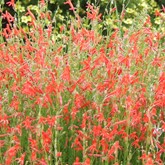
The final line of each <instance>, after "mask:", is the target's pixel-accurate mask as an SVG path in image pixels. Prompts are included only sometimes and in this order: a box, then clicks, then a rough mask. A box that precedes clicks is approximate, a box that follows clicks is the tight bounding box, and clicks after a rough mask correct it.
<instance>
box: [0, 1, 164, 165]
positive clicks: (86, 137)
mask: <svg viewBox="0 0 165 165" xmlns="http://www.w3.org/2000/svg"><path fill="white" fill-rule="evenodd" d="M11 2H14V1H11ZM47 3H48V1H44V0H40V1H39V4H38V8H37V9H36V11H37V13H36V12H34V10H33V9H32V8H31V7H27V11H26V13H25V16H26V18H27V17H28V20H27V22H26V23H27V27H28V28H25V27H23V26H22V24H21V23H20V22H19V21H21V19H18V20H17V22H15V23H14V26H13V27H11V26H10V21H13V20H14V18H13V16H12V15H10V14H9V13H7V12H6V14H5V15H2V17H5V18H6V19H7V20H8V25H7V26H6V28H5V29H2V28H1V29H0V30H1V36H3V37H5V38H6V42H3V40H1V43H0V164H5V165H16V164H20V165H24V164H26V165H28V164H32V165H54V164H55V165H66V164H68V165H72V164H73V165H93V164H94V165H109V164H113V165H129V164H133V165H155V164H159V165H163V163H164V162H165V152H164V150H165V149H164V148H165V136H164V135H165V133H164V132H165V114H164V110H165V96H164V93H165V63H164V61H165V47H164V42H163V41H164V37H165V34H164V33H161V28H157V29H155V28H153V26H152V22H151V19H150V17H149V16H148V14H147V13H141V16H137V17H136V19H135V22H134V23H133V24H132V26H131V27H130V28H129V29H125V30H124V29H123V28H122V19H123V18H124V14H123V13H122V14H123V15H122V16H120V15H118V18H117V21H120V22H119V24H117V25H118V26H117V27H115V28H114V27H110V26H108V27H107V29H106V30H107V36H104V35H103V31H102V30H103V29H101V27H100V23H101V22H103V21H105V20H104V18H105V19H107V15H106V17H104V16H103V15H101V14H100V13H99V7H96V6H94V5H93V4H91V3H88V4H87V9H86V16H84V17H83V18H82V17H80V16H79V10H78V6H74V5H73V3H72V1H71V0H67V1H66V2H65V4H66V5H69V7H70V10H71V11H72V12H73V15H74V16H73V17H68V18H67V20H68V21H64V22H65V23H64V24H63V25H62V26H61V27H60V28H59V32H58V33H57V32H56V29H55V26H57V24H58V21H57V20H56V18H55V17H52V15H51V14H52V13H51V12H50V11H49V10H48V9H47V6H48V4H47ZM111 11H112V12H116V9H113V10H111ZM109 14H111V13H109ZM116 14H119V13H118V12H116Z"/></svg>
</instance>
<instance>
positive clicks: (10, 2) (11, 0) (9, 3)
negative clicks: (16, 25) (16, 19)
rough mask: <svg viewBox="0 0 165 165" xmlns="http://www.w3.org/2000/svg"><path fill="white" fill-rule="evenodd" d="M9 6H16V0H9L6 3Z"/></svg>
mask: <svg viewBox="0 0 165 165" xmlns="http://www.w3.org/2000/svg"><path fill="white" fill-rule="evenodd" d="M6 4H7V5H8V6H12V7H14V5H15V0H10V1H9V2H7V3H6Z"/></svg>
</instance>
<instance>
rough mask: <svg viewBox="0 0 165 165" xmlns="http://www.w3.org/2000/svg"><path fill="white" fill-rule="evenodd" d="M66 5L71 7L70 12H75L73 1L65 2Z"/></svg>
mask: <svg viewBox="0 0 165 165" xmlns="http://www.w3.org/2000/svg"><path fill="white" fill-rule="evenodd" d="M64 4H68V5H69V6H70V8H69V10H73V11H74V10H75V7H74V6H73V4H72V2H71V0H67V1H66V2H64Z"/></svg>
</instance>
